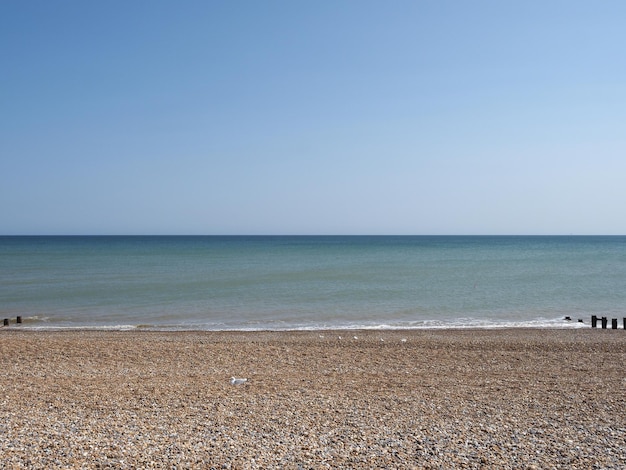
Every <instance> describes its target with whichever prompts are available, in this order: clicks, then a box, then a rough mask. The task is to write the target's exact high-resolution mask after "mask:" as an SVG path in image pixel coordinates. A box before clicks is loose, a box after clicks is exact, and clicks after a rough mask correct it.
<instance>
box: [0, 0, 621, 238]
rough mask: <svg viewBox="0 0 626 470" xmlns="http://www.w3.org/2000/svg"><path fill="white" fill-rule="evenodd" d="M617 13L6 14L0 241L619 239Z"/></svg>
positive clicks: (350, 6) (610, 9) (7, 8)
mask: <svg viewBox="0 0 626 470" xmlns="http://www.w3.org/2000/svg"><path fill="white" fill-rule="evenodd" d="M625 23H626V2H624V1H622V0H616V1H611V0H601V1H596V0H594V1H577V0H548V1H546V0H540V1H536V0H524V1H500V0H493V1H483V0H473V1H461V0H458V1H450V0H410V1H405V0H394V1H382V0H380V1H371V0H340V1H335V0H333V1H330V0H319V1H297V0H296V1H293V0H284V1H276V0H267V1H258V0H233V1H231V0H228V1H226V0H224V1H217V0H216V1H207V0H198V1H195V0H180V1H162V0H149V1H148V0H147V1H141V0H132V1H127V0H124V1H121V0H110V1H102V2H95V1H83V0H55V1H49V0H4V1H2V2H0V235H35V234H49V235H57V234H76V235H80V234H106V235H108V234H206V235H223V234H296V235H298V234H398V235H405V234H406V235H409V234H411V235H413V234H414V235H422V234H424V235H436V234H442V235H446V234H449V235H457V234H475V235H482V234H494V235H507V234H519V235H527V234H538V235H542V234H547V235H559V234H565V235H569V234H580V235H584V234H606V235H614V234H626V217H625V216H624V214H626V28H625V27H624V24H625Z"/></svg>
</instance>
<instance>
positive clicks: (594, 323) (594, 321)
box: [591, 315, 598, 328]
mask: <svg viewBox="0 0 626 470" xmlns="http://www.w3.org/2000/svg"><path fill="white" fill-rule="evenodd" d="M597 326H598V317H596V316H595V315H591V328H595V327H597Z"/></svg>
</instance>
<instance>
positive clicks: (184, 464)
mask: <svg viewBox="0 0 626 470" xmlns="http://www.w3.org/2000/svg"><path fill="white" fill-rule="evenodd" d="M0 357H1V358H2V368H1V369H0V468H16V469H18V468H42V469H43V468H46V469H51V468H59V469H60V468H89V469H91V468H94V469H96V468H99V469H103V468H116V469H117V468H121V469H124V468H128V469H134V468H176V469H184V468H215V469H248V468H250V469H252V468H286V469H305V468H306V469H308V468H313V469H318V468H346V469H347V468H389V469H395V468H475V469H478V468H481V469H483V468H493V469H503V468H511V469H551V468H556V469H592V468H595V469H618V468H622V469H623V468H626V393H625V391H626V368H625V367H624V365H625V364H626V332H625V331H620V330H604V331H602V330H591V329H569V330H568V329H563V330H560V329H548V330H539V329H536V330H535V329H505V330H445V331H444V330H417V331H323V332H318V331H309V332H142V331H117V332H112V331H47V332H42V331H28V330H26V329H23V330H22V329H18V328H11V329H9V328H7V329H2V330H0ZM232 376H235V377H242V378H247V379H248V381H247V382H246V383H244V384H241V385H231V383H230V378H231V377H232Z"/></svg>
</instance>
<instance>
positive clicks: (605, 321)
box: [602, 317, 609, 330]
mask: <svg viewBox="0 0 626 470" xmlns="http://www.w3.org/2000/svg"><path fill="white" fill-rule="evenodd" d="M608 322H609V320H608V319H607V318H606V317H602V329H603V330H606V324H607V323H608Z"/></svg>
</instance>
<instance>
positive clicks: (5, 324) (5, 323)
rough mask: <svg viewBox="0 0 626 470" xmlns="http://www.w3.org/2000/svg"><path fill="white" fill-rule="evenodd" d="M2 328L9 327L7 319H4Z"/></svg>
mask: <svg viewBox="0 0 626 470" xmlns="http://www.w3.org/2000/svg"><path fill="white" fill-rule="evenodd" d="M4 326H9V319H8V318H5V319H4Z"/></svg>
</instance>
